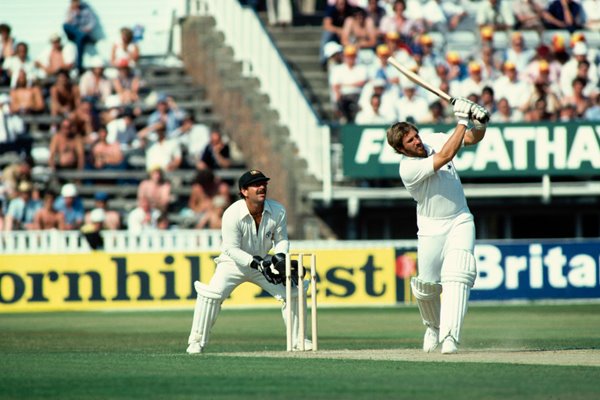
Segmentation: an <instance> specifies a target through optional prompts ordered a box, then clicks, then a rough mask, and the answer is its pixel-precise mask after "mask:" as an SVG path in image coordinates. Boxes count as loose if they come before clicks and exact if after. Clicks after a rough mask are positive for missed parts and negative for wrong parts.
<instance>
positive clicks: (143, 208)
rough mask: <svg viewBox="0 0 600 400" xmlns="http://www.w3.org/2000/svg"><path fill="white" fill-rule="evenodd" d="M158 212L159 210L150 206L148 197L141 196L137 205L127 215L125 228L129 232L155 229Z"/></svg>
mask: <svg viewBox="0 0 600 400" xmlns="http://www.w3.org/2000/svg"><path fill="white" fill-rule="evenodd" d="M160 214H161V213H160V211H159V210H157V209H156V208H152V206H151V204H150V200H149V199H148V198H146V197H142V198H141V199H139V200H138V206H137V207H136V208H134V209H133V210H131V211H130V212H129V214H128V216H127V230H128V231H129V232H131V233H142V232H143V231H146V230H152V229H156V227H157V222H158V217H160Z"/></svg>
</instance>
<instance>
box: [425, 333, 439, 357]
mask: <svg viewBox="0 0 600 400" xmlns="http://www.w3.org/2000/svg"><path fill="white" fill-rule="evenodd" d="M439 336H440V330H439V329H435V328H431V327H427V330H426V331H425V336H424V337H423V351H424V352H425V353H431V352H432V351H434V350H435V349H436V348H437V347H438V344H439V340H440V339H439Z"/></svg>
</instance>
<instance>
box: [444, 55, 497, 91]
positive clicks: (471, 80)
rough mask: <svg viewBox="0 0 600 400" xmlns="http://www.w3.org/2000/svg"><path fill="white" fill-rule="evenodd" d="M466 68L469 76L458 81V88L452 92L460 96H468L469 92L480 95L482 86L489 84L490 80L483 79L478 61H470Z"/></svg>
mask: <svg viewBox="0 0 600 400" xmlns="http://www.w3.org/2000/svg"><path fill="white" fill-rule="evenodd" d="M467 69H468V71H469V76H468V77H467V78H465V79H464V80H463V81H462V82H460V84H459V85H458V89H459V90H458V91H456V90H453V91H452V94H453V95H458V96H462V97H468V96H469V95H471V94H476V95H477V96H481V92H482V91H483V88H484V87H486V86H488V85H491V82H488V81H486V80H484V79H483V76H482V68H481V64H480V63H479V62H478V61H471V62H470V63H469V64H468V66H467ZM455 93H456V94H455Z"/></svg>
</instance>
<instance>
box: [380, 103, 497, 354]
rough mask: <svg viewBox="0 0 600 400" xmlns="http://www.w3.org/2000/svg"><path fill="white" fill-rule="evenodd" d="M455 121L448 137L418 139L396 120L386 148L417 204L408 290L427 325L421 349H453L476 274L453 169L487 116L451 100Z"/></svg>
mask: <svg viewBox="0 0 600 400" xmlns="http://www.w3.org/2000/svg"><path fill="white" fill-rule="evenodd" d="M453 107H454V108H453V111H454V115H455V116H456V118H457V119H458V122H457V124H456V127H455V129H454V132H453V133H452V134H444V133H432V134H429V135H423V137H421V135H419V130H418V128H417V127H416V126H415V125H412V124H410V123H407V122H397V123H395V124H393V125H392V126H391V127H389V128H388V130H387V142H388V144H389V145H390V146H391V147H392V148H393V149H394V150H395V151H396V152H397V153H399V154H400V155H401V158H400V168H399V169H400V178H401V179H402V182H403V184H404V186H405V187H406V189H407V190H408V191H409V193H410V195H411V196H412V197H413V199H414V200H415V201H416V202H417V228H418V232H417V236H418V241H417V242H418V245H417V265H418V273H417V277H414V278H412V280H411V288H412V292H413V294H414V296H415V298H416V299H417V304H418V307H419V311H420V314H421V318H422V320H423V324H424V325H425V326H426V327H427V328H426V330H425V336H424V338H423V351H425V352H427V353H429V352H432V351H434V350H435V349H436V348H437V347H438V345H439V344H440V343H441V345H442V346H441V352H442V354H453V353H456V352H457V351H458V345H459V343H460V334H461V328H462V325H463V321H464V318H465V314H466V313H467V305H468V300H469V294H470V290H471V288H472V287H473V284H474V282H475V277H476V276H477V270H476V265H475V258H474V256H473V249H474V246H475V224H474V221H473V215H472V214H471V212H470V210H469V207H468V206H467V201H466V198H465V194H464V191H463V187H462V184H461V181H460V178H459V176H458V173H457V171H456V169H455V167H454V163H453V161H452V160H453V158H454V156H456V154H457V152H458V151H459V149H460V148H461V147H462V146H471V145H475V144H477V143H479V142H480V141H481V140H482V139H483V137H484V135H485V131H486V123H487V121H488V120H489V112H488V111H487V110H486V109H485V108H483V107H481V106H479V105H477V104H475V103H473V102H471V101H469V100H467V99H464V98H457V99H454V100H453Z"/></svg>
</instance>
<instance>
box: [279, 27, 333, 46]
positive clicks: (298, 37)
mask: <svg viewBox="0 0 600 400" xmlns="http://www.w3.org/2000/svg"><path fill="white" fill-rule="evenodd" d="M269 32H270V33H271V36H272V37H273V38H274V39H275V40H276V41H277V42H279V41H281V40H294V41H302V42H313V43H317V44H318V43H319V42H320V41H321V35H322V34H323V28H321V27H320V26H294V27H286V28H282V27H270V28H269Z"/></svg>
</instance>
